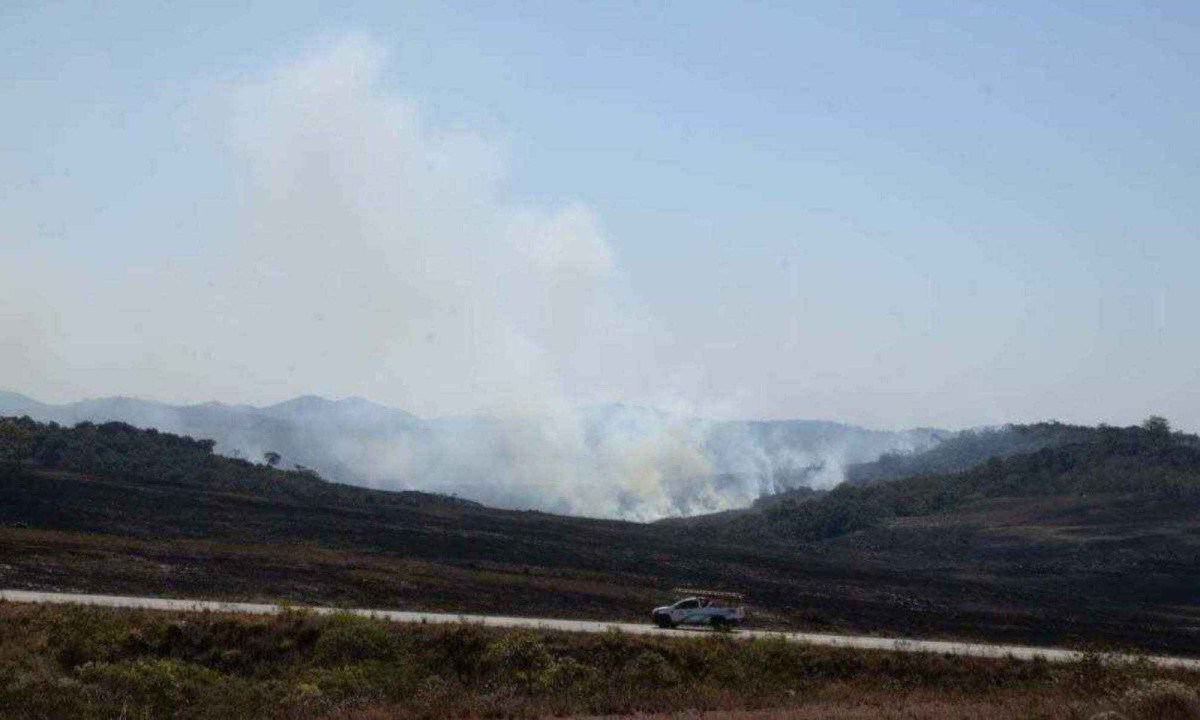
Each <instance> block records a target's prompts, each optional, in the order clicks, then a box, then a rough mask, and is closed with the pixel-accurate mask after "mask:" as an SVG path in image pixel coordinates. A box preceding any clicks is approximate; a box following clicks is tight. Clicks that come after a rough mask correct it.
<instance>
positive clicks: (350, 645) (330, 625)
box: [313, 613, 399, 666]
mask: <svg viewBox="0 0 1200 720" xmlns="http://www.w3.org/2000/svg"><path fill="white" fill-rule="evenodd" d="M398 653H399V644H398V642H397V639H396V636H395V635H394V634H393V633H392V632H391V628H389V627H388V626H387V625H385V624H384V623H382V622H381V621H379V620H372V619H370V618H365V617H359V616H357V615H351V614H348V613H339V614H337V615H334V616H333V617H331V618H330V619H329V621H328V622H327V623H326V624H325V626H324V627H323V628H322V630H321V634H320V636H319V637H318V638H317V641H316V647H315V648H314V651H313V660H314V662H316V663H318V664H321V665H330V666H331V665H340V664H344V663H352V662H359V661H363V660H381V661H390V660H394V659H396V657H397V655H398Z"/></svg>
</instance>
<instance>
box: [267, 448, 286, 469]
mask: <svg viewBox="0 0 1200 720" xmlns="http://www.w3.org/2000/svg"><path fill="white" fill-rule="evenodd" d="M282 459H283V456H282V455H280V454H279V453H277V452H275V451H274V450H268V451H266V452H265V453H263V461H264V462H266V463H267V464H268V465H270V466H271V467H275V466H276V465H278V464H279V461H280V460H282Z"/></svg>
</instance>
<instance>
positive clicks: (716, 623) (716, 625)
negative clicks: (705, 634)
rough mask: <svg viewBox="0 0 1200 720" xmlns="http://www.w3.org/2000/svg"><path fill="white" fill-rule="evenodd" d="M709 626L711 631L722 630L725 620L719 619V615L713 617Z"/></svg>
mask: <svg viewBox="0 0 1200 720" xmlns="http://www.w3.org/2000/svg"><path fill="white" fill-rule="evenodd" d="M710 624H711V625H712V629H713V630H724V629H725V618H723V617H721V616H720V615H717V616H714V617H713V619H712V621H711V622H710Z"/></svg>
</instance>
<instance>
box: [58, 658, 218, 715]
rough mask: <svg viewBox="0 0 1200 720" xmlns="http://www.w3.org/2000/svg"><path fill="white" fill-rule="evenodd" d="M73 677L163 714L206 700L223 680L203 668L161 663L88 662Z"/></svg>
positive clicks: (159, 661) (184, 663)
mask: <svg viewBox="0 0 1200 720" xmlns="http://www.w3.org/2000/svg"><path fill="white" fill-rule="evenodd" d="M76 675H77V676H78V678H79V680H80V681H81V682H83V683H85V684H88V685H94V686H98V687H100V688H103V689H104V691H106V692H108V693H111V694H113V695H115V696H116V697H117V698H120V699H121V700H122V701H123V702H128V703H130V704H133V705H136V706H144V707H147V708H150V709H152V710H153V711H154V712H156V713H157V712H162V713H164V714H165V713H167V712H168V711H170V710H171V709H173V708H175V707H179V706H183V705H187V704H191V703H195V702H196V701H197V700H200V699H201V698H203V697H205V696H206V695H208V694H209V693H208V691H209V690H210V689H211V687H212V686H214V685H216V684H217V683H219V682H220V681H221V679H222V678H221V674H220V673H218V672H216V671H214V670H210V669H208V668H206V667H203V666H200V665H194V664H192V663H186V662H181V661H179V660H164V659H156V660H134V661H132V662H115V663H110V662H89V663H87V664H85V665H82V666H80V667H79V668H78V669H77V670H76Z"/></svg>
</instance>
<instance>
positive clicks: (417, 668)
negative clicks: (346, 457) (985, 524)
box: [0, 604, 1200, 720]
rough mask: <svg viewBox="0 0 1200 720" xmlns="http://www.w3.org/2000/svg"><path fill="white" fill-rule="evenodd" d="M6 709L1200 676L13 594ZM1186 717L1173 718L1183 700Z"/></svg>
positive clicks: (323, 712)
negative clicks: (35, 599) (33, 600)
mask: <svg viewBox="0 0 1200 720" xmlns="http://www.w3.org/2000/svg"><path fill="white" fill-rule="evenodd" d="M0 648H3V650H2V651H0V712H2V714H3V716H4V717H5V718H12V719H13V720H17V719H24V718H30V719H32V718H48V717H53V718H60V717H71V718H116V717H120V718H127V719H130V720H136V719H140V718H162V717H174V718H197V719H199V718H218V719H220V720H225V719H226V718H314V717H329V718H352V717H353V718H372V719H375V720H383V719H384V718H414V717H426V718H440V717H456V718H457V717H544V716H547V715H557V716H561V715H567V714H571V715H576V714H594V715H601V714H609V713H633V712H640V713H644V712H663V711H679V710H683V709H687V710H691V711H700V710H731V709H748V710H753V711H755V715H756V716H760V715H761V714H763V713H764V711H766V710H768V709H771V708H788V709H789V710H788V712H789V715H788V717H830V716H833V714H832V713H831V712H830V711H831V710H836V711H838V712H837V714H836V716H837V717H848V715H842V714H841V712H844V711H845V710H846V709H847V708H856V707H858V708H865V709H866V712H864V713H863V714H862V715H849V717H914V716H921V717H935V718H937V717H942V718H950V717H962V716H964V714H970V715H971V716H973V717H978V718H998V717H1014V718H1015V717H1021V718H1025V717H1061V718H1085V717H1090V716H1091V715H1093V714H1094V713H1096V712H1099V711H1105V710H1112V709H1120V710H1121V711H1123V712H1124V713H1125V715H1124V717H1127V718H1130V720H1149V719H1150V718H1156V719H1157V718H1184V719H1187V718H1197V717H1200V705H1198V704H1197V699H1196V688H1197V687H1200V673H1196V672H1187V671H1166V670H1159V669H1154V668H1152V667H1151V666H1149V665H1144V664H1131V665H1130V664H1123V665H1112V664H1106V663H1103V662H1101V661H1100V659H1099V658H1095V657H1089V658H1085V659H1083V660H1081V661H1077V662H1072V663H1065V664H1050V663H1046V662H1028V661H1017V660H1008V659H1001V660H987V659H979V658H962V657H942V656H936V655H924V654H901V653H892V652H886V651H858V650H845V649H837V648H821V647H810V646H804V645H799V644H793V643H786V642H782V641H777V640H750V641H739V640H735V639H731V638H729V637H725V636H721V635H714V636H709V637H707V638H704V639H696V638H678V639H665V638H651V637H635V636H629V635H622V634H619V633H615V632H614V633H609V634H606V635H576V634H569V633H555V632H532V633H531V632H518V631H510V630H495V629H484V628H481V627H477V626H471V625H446V626H432V625H391V624H388V623H385V622H382V621H376V620H369V619H365V618H361V617H356V616H352V615H348V614H346V615H334V616H314V615H310V614H306V613H302V612H288V613H284V614H281V615H277V616H271V617H245V616H235V615H218V614H207V613H203V614H178V613H176V614H166V613H154V612H148V611H121V610H106V609H93V608H70V607H37V606H20V605H4V604H0ZM1171 713H1174V714H1171Z"/></svg>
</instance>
